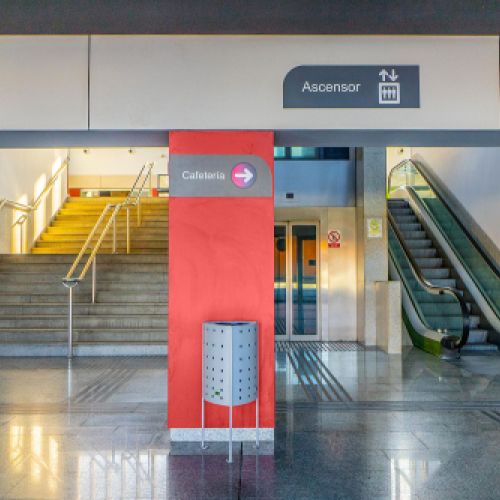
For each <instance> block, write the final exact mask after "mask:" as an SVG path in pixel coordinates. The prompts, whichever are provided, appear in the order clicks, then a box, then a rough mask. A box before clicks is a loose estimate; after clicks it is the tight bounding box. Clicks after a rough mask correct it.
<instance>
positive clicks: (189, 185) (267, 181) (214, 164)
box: [168, 154, 273, 197]
mask: <svg viewBox="0 0 500 500" xmlns="http://www.w3.org/2000/svg"><path fill="white" fill-rule="evenodd" d="M168 169H169V188H170V196H188V197H204V196H206V197H258V196H272V195H273V181H272V177H271V172H270V170H269V167H268V166H267V164H266V162H265V161H264V160H263V159H262V158H260V157H258V156H255V155H182V154H172V155H171V156H170V160H169V165H168Z"/></svg>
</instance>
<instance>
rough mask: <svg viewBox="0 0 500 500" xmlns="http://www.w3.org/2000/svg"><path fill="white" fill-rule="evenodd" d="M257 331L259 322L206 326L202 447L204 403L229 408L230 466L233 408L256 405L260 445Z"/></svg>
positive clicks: (230, 460) (204, 339) (204, 334)
mask: <svg viewBox="0 0 500 500" xmlns="http://www.w3.org/2000/svg"><path fill="white" fill-rule="evenodd" d="M258 350H259V349H258V329H257V322H256V321H209V322H205V323H203V349H202V358H203V359H202V384H203V386H202V447H203V448H206V446H205V401H208V402H210V403H213V404H218V405H222V406H227V407H229V459H228V461H229V462H232V453H231V450H232V427H233V425H232V420H233V419H232V408H233V406H239V405H243V404H246V403H250V402H252V401H256V405H255V406H256V443H257V445H258V427H259V420H258V386H259V373H258V362H259V356H258Z"/></svg>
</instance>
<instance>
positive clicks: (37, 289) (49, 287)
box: [0, 277, 168, 302]
mask: <svg viewBox="0 0 500 500" xmlns="http://www.w3.org/2000/svg"><path fill="white" fill-rule="evenodd" d="M91 286H92V283H91V280H90V279H86V280H84V281H83V282H82V283H80V285H78V291H77V292H75V293H78V292H80V291H84V292H85V291H87V292H90V289H91ZM59 287H60V290H61V293H63V292H67V289H66V288H65V287H64V286H63V284H62V277H61V280H60V281H57V280H55V281H54V282H53V283H52V284H48V283H31V284H27V283H3V284H2V288H1V290H0V293H1V294H4V293H10V294H12V293H23V294H33V293H39V294H42V293H44V292H48V293H51V292H55V291H56V290H57V289H58V288H59ZM167 287H168V282H167V281H165V282H163V283H148V282H147V281H143V282H140V281H139V282H130V283H123V282H116V281H104V280H98V281H97V290H98V291H99V292H109V291H113V292H120V293H121V292H129V293H130V292H146V291H147V292H162V291H166V290H167ZM0 302H1V299H0Z"/></svg>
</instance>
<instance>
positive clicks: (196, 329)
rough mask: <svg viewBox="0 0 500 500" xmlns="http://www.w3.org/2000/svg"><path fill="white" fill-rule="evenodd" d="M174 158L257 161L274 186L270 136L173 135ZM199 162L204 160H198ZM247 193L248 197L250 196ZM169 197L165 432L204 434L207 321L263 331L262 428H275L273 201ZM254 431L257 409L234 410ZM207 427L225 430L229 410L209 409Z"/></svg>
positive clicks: (266, 198) (243, 424) (237, 422)
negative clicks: (250, 324) (252, 325)
mask: <svg viewBox="0 0 500 500" xmlns="http://www.w3.org/2000/svg"><path fill="white" fill-rule="evenodd" d="M169 145H170V155H171V157H174V156H175V155H203V156H206V155H207V156H212V155H254V156H258V157H259V158H260V159H262V160H263V161H264V162H265V163H266V164H267V166H268V168H269V170H270V172H271V176H270V177H269V179H270V182H271V183H272V178H273V158H274V154H273V146H274V138H273V133H272V132H253V131H252V132H250V131H249V132H247V131H203V132H194V131H185V132H182V131H179V132H171V133H170V139H169ZM200 158H201V156H200ZM249 191H250V190H249ZM272 192H273V190H272V186H271V190H270V193H271V195H270V196H262V197H250V196H249V197H245V196H243V197H242V196H238V197H232V196H226V197H214V196H211V197H203V196H196V197H187V196H183V197H180V196H179V197H177V196H171V197H170V205H169V207H170V208H169V245H170V246H169V331H168V336H169V338H168V352H169V354H168V358H169V359H168V427H169V428H171V429H172V428H199V427H201V339H202V337H201V335H202V333H201V332H202V323H203V321H212V320H226V321H232V320H256V321H258V324H259V330H260V337H259V338H260V352H259V354H260V369H259V377H260V391H259V397H260V408H259V410H260V419H261V421H260V426H261V427H267V428H272V427H274V290H273V286H274V285H273V281H274V278H273V274H274V267H273V266H274V261H273V224H274V202H273V196H272ZM233 418H234V421H233V425H234V427H253V426H254V425H255V404H254V403H250V404H248V405H244V406H241V407H236V408H235V410H234V417H233ZM206 425H207V427H227V426H228V411H227V408H224V407H219V406H216V405H211V404H207V406H206Z"/></svg>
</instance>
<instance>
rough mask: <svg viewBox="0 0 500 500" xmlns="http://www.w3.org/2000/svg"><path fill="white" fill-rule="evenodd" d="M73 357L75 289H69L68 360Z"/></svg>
mask: <svg viewBox="0 0 500 500" xmlns="http://www.w3.org/2000/svg"><path fill="white" fill-rule="evenodd" d="M72 357H73V287H70V288H69V304H68V359H71V358H72Z"/></svg>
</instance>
